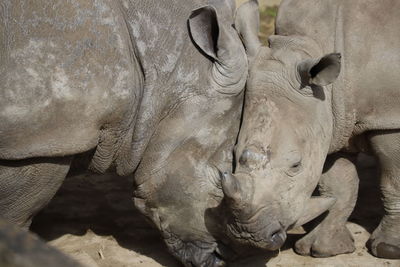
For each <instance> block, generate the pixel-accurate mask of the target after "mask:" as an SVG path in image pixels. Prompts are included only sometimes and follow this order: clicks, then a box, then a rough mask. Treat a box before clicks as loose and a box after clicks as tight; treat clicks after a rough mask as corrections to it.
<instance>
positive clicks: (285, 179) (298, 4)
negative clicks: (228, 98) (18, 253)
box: [222, 0, 400, 259]
mask: <svg viewBox="0 0 400 267" xmlns="http://www.w3.org/2000/svg"><path fill="white" fill-rule="evenodd" d="M399 9H400V2H399V1H395V0H384V1H372V0H354V1H335V0H327V1H318V0H303V1H294V0H284V1H283V2H282V4H281V6H280V8H279V11H278V15H277V22H276V34H275V35H273V36H271V37H270V39H269V43H270V46H269V47H266V46H262V45H261V43H260V41H259V39H258V37H257V32H258V24H259V21H258V15H257V13H258V5H257V1H250V2H247V3H246V4H245V5H244V6H242V7H240V8H239V11H238V13H240V14H241V16H239V17H238V18H242V19H239V23H236V27H237V29H238V31H239V32H240V34H241V36H242V39H243V41H244V44H245V47H246V51H247V54H248V57H249V60H250V62H251V63H250V70H249V78H248V82H247V89H246V90H247V91H246V100H245V106H244V114H243V124H242V126H241V129H240V134H239V138H238V143H237V147H236V149H235V158H236V168H235V171H234V174H233V175H231V174H229V172H228V173H226V174H225V176H224V180H223V183H222V185H223V190H224V193H225V196H226V199H227V200H228V201H227V203H228V205H230V206H231V207H232V208H233V211H234V212H233V213H232V214H231V219H229V220H228V230H229V231H230V236H231V238H233V239H235V240H237V241H241V243H246V244H251V245H253V246H256V247H260V248H264V249H277V248H279V247H281V246H282V244H283V243H284V241H285V239H286V231H287V230H288V229H290V228H292V227H295V226H297V225H302V224H304V223H306V222H308V221H310V220H312V219H313V218H315V217H316V216H318V215H320V214H322V213H324V212H325V211H327V210H329V212H328V213H327V215H326V216H325V217H324V218H323V220H322V222H321V223H320V224H318V226H317V227H316V228H314V229H313V230H312V231H311V232H310V233H308V235H306V236H305V237H303V238H302V239H300V240H298V241H297V243H296V245H295V249H296V251H297V252H298V253H300V254H303V255H313V256H316V257H327V256H332V255H336V254H342V253H350V252H353V251H354V249H355V248H354V241H353V238H352V236H351V233H350V232H349V231H348V229H347V228H346V226H345V224H346V221H347V219H348V217H349V216H350V214H351V212H352V210H353V208H354V206H355V202H356V199H357V190H358V177H357V171H356V169H355V167H354V164H353V160H352V158H353V156H352V155H354V153H358V152H360V151H366V152H370V153H373V154H374V155H375V156H376V157H377V158H378V159H379V164H380V168H381V170H382V171H381V191H382V194H383V202H384V208H385V215H384V217H383V218H382V220H381V222H380V224H379V226H378V227H377V228H376V229H375V231H374V232H373V233H372V235H371V237H370V240H369V242H368V245H369V247H370V250H371V252H372V254H373V255H375V256H377V257H382V258H392V259H399V258H400V168H399V166H400V161H399V159H400V154H399V151H400V150H399V147H400V130H399V129H400V105H399V104H398V103H399V101H400V72H399V69H400V31H399V30H398V25H400V16H398V10H399ZM318 184H319V186H320V196H315V197H313V191H314V190H315V189H316V187H317V186H318Z"/></svg>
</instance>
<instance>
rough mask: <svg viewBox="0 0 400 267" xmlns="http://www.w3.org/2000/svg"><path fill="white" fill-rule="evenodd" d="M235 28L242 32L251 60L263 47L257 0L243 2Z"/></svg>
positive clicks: (238, 11) (237, 13) (237, 14)
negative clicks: (259, 33)
mask: <svg viewBox="0 0 400 267" xmlns="http://www.w3.org/2000/svg"><path fill="white" fill-rule="evenodd" d="M235 28H236V30H237V31H238V33H239V34H240V36H241V38H242V41H243V43H244V46H245V47H246V53H247V56H248V58H249V61H250V62H251V61H252V59H253V58H254V57H255V56H256V54H257V52H258V50H259V49H260V47H261V42H260V39H259V38H258V32H259V30H260V11H259V6H258V1H257V0H250V1H248V2H246V3H244V4H242V5H241V6H240V7H239V8H238V10H237V11H236V16H235Z"/></svg>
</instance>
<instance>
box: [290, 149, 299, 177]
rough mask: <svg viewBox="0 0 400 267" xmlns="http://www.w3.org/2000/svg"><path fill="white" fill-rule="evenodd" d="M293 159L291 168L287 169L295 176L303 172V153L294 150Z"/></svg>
mask: <svg viewBox="0 0 400 267" xmlns="http://www.w3.org/2000/svg"><path fill="white" fill-rule="evenodd" d="M290 158H291V160H290V162H291V163H290V165H289V169H288V170H287V171H286V173H287V175H289V176H291V177H293V176H295V175H297V174H298V173H300V172H301V170H302V158H301V154H300V153H298V152H294V153H292V154H291V157H290Z"/></svg>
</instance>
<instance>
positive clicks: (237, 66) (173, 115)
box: [134, 0, 248, 266]
mask: <svg viewBox="0 0 400 267" xmlns="http://www.w3.org/2000/svg"><path fill="white" fill-rule="evenodd" d="M209 2H210V3H211V2H215V4H210V5H206V6H203V7H199V8H197V9H195V10H194V11H193V12H192V13H191V15H190V17H189V18H188V21H187V28H188V34H189V35H190V41H191V43H186V44H185V47H183V48H182V49H187V50H189V52H187V51H186V54H184V55H181V56H180V60H181V61H180V63H179V66H178V67H177V68H176V69H177V72H178V74H177V77H176V80H177V82H176V81H175V80H174V79H172V78H170V79H169V80H168V81H166V82H165V83H164V84H162V85H160V86H166V85H168V83H171V81H172V82H173V85H176V88H184V90H182V89H181V90H182V92H183V94H184V96H183V97H181V96H179V98H181V99H178V100H179V101H176V102H178V104H176V105H173V107H172V109H171V110H168V112H167V113H166V114H165V116H164V117H163V119H162V120H161V121H160V122H159V123H158V125H157V129H156V130H155V131H154V133H152V136H151V140H150V141H149V142H148V145H147V147H146V151H145V153H144V155H143V157H142V158H141V162H140V164H139V167H138V169H137V171H136V190H135V198H134V201H135V205H136V207H138V208H139V209H140V210H141V211H142V212H143V213H144V214H145V215H147V217H149V218H150V219H151V220H152V221H153V222H154V223H155V225H156V227H157V228H159V230H160V231H161V232H162V234H163V237H164V239H165V240H166V243H167V245H168V248H169V249H170V251H171V252H172V253H173V254H174V255H175V256H176V257H177V258H179V259H180V260H181V261H182V262H183V263H184V264H186V265H188V266H189V265H190V266H192V264H193V266H203V265H204V266H205V265H207V266H216V265H217V264H219V263H220V261H219V259H218V258H217V257H218V256H216V255H215V254H214V251H215V250H216V246H217V243H216V239H215V237H214V236H213V234H211V233H210V231H212V232H214V230H211V229H209V228H216V227H217V225H218V222H217V220H215V219H213V218H210V217H208V216H207V215H206V210H207V209H208V208H213V207H216V206H218V205H219V203H220V202H221V201H222V199H223V193H222V190H221V185H220V182H221V181H220V178H219V172H218V169H229V170H230V169H231V166H232V160H233V159H232V155H233V152H232V150H233V147H234V143H235V140H236V138H237V134H238V131H239V124H240V116H241V109H242V105H243V94H242V92H243V89H244V87H245V83H246V78H247V74H248V63H247V57H246V53H245V50H244V47H243V44H242V42H241V40H240V38H239V35H238V33H237V32H236V30H235V29H234V28H233V26H232V25H233V14H232V13H233V12H232V8H231V5H230V4H232V3H233V1H231V0H227V1H221V0H218V1H209ZM226 4H229V5H226ZM188 47H189V48H188ZM193 73H195V75H194V74H193ZM170 76H171V75H170ZM157 82H159V81H157ZM171 90H176V89H175V88H171ZM174 101H175V100H174ZM218 266H219V265H218Z"/></svg>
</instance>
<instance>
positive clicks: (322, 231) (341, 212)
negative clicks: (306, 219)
mask: <svg viewBox="0 0 400 267" xmlns="http://www.w3.org/2000/svg"><path fill="white" fill-rule="evenodd" d="M324 169H325V170H324V173H323V174H322V177H321V181H320V184H319V191H320V193H321V195H323V196H329V197H332V196H333V197H335V198H336V199H337V200H336V203H335V205H333V206H332V208H331V209H329V213H328V214H327V216H326V217H325V218H324V219H323V221H322V222H321V223H320V224H319V225H317V227H316V228H314V229H313V230H312V231H311V232H310V233H309V234H307V235H306V236H305V237H303V238H302V239H300V240H299V241H297V242H296V245H295V250H296V252H297V253H299V254H301V255H312V256H314V257H329V256H334V255H338V254H344V253H351V252H353V251H354V250H355V246H354V239H353V237H352V236H351V233H350V232H349V230H348V229H347V227H346V222H347V219H348V218H349V216H350V214H351V213H352V211H353V209H354V206H355V204H356V201H357V192H358V175H357V170H356V168H355V166H354V164H353V162H352V161H351V160H350V159H349V158H347V157H346V156H344V155H339V154H335V155H331V156H329V157H328V159H327V161H326V162H325V167H324Z"/></svg>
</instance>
